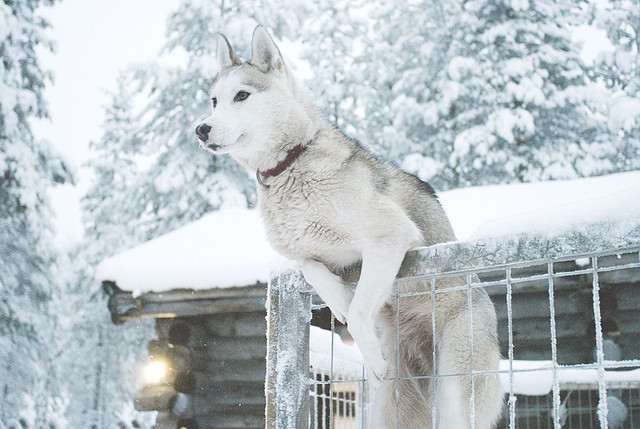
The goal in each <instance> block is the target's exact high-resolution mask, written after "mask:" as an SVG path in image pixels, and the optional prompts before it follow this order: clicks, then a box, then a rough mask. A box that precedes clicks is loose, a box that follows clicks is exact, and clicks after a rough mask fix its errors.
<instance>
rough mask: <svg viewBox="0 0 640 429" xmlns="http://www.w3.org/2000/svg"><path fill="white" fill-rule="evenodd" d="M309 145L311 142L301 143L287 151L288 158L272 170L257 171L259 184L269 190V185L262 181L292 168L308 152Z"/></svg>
mask: <svg viewBox="0 0 640 429" xmlns="http://www.w3.org/2000/svg"><path fill="white" fill-rule="evenodd" d="M309 143H311V142H308V143H307V144H302V143H300V144H299V145H297V146H294V147H292V148H291V149H289V150H288V151H287V156H285V157H284V159H283V160H282V161H280V162H279V163H278V164H277V165H276V166H275V167H273V168H270V169H268V170H266V171H260V170H256V179H257V180H258V183H259V184H260V185H262V186H263V187H265V188H268V187H269V185H266V184H265V183H264V182H263V181H262V179H266V178H269V177H276V176H277V175H279V174H280V173H282V172H283V171H284V170H286V169H287V168H289V167H291V164H293V163H294V162H295V161H296V160H297V159H298V158H300V155H302V154H303V153H304V151H305V150H307V148H308V147H309Z"/></svg>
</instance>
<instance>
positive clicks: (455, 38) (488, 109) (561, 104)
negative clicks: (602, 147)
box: [396, 0, 600, 187]
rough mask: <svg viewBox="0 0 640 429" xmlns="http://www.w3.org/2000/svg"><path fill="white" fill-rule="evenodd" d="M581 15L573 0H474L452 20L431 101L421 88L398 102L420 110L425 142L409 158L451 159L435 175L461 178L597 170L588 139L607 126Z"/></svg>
mask: <svg viewBox="0 0 640 429" xmlns="http://www.w3.org/2000/svg"><path fill="white" fill-rule="evenodd" d="M580 18H581V16H580V11H579V9H578V8H577V7H575V5H574V4H573V3H572V2H571V1H563V2H556V1H548V0H541V1H537V2H530V1H528V0H474V1H467V2H464V3H463V4H462V7H461V8H460V10H459V12H457V13H456V14H455V17H454V18H453V19H447V22H450V23H451V25H450V26H449V31H448V33H449V37H450V38H451V40H450V43H449V45H448V50H447V58H446V61H445V62H444V63H443V64H442V67H441V69H440V70H438V71H437V73H436V74H435V75H434V76H431V77H430V78H431V79H432V82H431V83H430V84H429V85H428V92H427V94H426V96H425V97H424V100H425V101H423V100H420V99H418V98H415V97H412V98H409V100H408V101H405V102H402V103H399V105H398V109H396V110H400V111H402V110H403V108H404V109H406V110H410V111H411V112H412V118H414V120H415V125H414V126H410V127H407V128H406V132H407V133H408V134H409V136H410V138H411V139H412V140H413V141H419V139H422V141H423V142H424V146H423V148H422V150H421V151H420V150H417V151H416V154H414V155H412V156H410V157H408V158H407V159H405V166H407V167H408V168H412V169H414V170H415V171H417V172H418V173H420V172H421V168H423V165H425V164H426V165H427V166H430V165H433V164H434V162H435V163H436V164H437V163H439V162H440V163H443V165H441V168H440V170H439V172H438V173H437V175H436V176H435V178H434V179H435V181H436V182H439V183H442V185H441V186H454V187H455V186H464V185H469V184H484V183H505V182H512V181H535V180H540V179H560V178H570V177H576V176H582V175H585V171H583V169H584V170H589V173H592V171H593V165H592V163H593V162H595V161H594V160H591V159H587V156H588V154H589V153H590V152H589V151H588V150H586V149H585V147H586V146H588V145H589V144H591V143H592V142H593V140H594V136H596V135H597V134H598V132H599V126H600V125H599V123H598V121H597V120H596V119H595V118H594V116H593V115H592V114H591V112H590V110H589V108H588V103H587V98H588V97H587V95H588V94H589V91H590V88H591V82H590V80H589V79H588V76H587V74H586V71H585V69H584V67H583V64H582V62H581V59H580V56H579V51H578V49H577V47H576V46H575V44H574V43H572V41H571V26H572V25H575V24H576V22H578V21H579V19H580ZM405 115H408V114H407V113H405ZM404 122H405V121H401V123H404ZM422 158H424V161H423V159H422ZM429 171H430V172H433V169H429Z"/></svg>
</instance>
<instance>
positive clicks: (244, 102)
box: [196, 26, 295, 159]
mask: <svg viewBox="0 0 640 429" xmlns="http://www.w3.org/2000/svg"><path fill="white" fill-rule="evenodd" d="M251 48H252V55H251V61H249V62H243V61H242V60H241V59H240V58H239V57H238V56H237V55H236V54H235V52H234V51H233V49H232V48H231V45H230V44H229V41H228V40H227V39H226V37H224V36H223V35H220V36H219V38H218V77H217V78H216V80H215V82H214V84H213V87H212V88H211V92H210V100H211V107H212V113H211V115H210V116H208V117H207V118H205V119H204V121H203V122H202V123H201V124H200V125H198V126H197V127H196V134H197V136H198V138H199V139H200V141H201V142H202V145H203V146H204V147H205V148H206V149H208V150H210V151H212V152H214V153H232V154H234V157H235V156H237V157H238V158H240V159H246V158H247V157H253V156H255V155H256V154H258V153H259V152H260V151H264V150H265V149H264V146H265V142H267V141H269V139H272V140H273V139H277V138H279V136H276V135H275V134H276V133H277V132H278V130H282V129H283V126H284V124H285V123H286V120H287V116H288V112H289V111H290V109H291V105H292V101H294V100H293V99H294V98H295V97H294V94H293V89H292V85H291V84H290V77H289V72H288V70H287V67H286V66H285V63H284V60H283V59H282V55H281V54H280V51H279V50H278V47H277V46H276V45H275V43H274V42H273V39H272V38H271V36H270V35H269V33H268V32H267V31H266V30H265V29H264V28H263V27H261V26H258V27H256V29H255V30H254V32H253V39H252V43H251Z"/></svg>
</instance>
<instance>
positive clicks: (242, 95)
mask: <svg viewBox="0 0 640 429" xmlns="http://www.w3.org/2000/svg"><path fill="white" fill-rule="evenodd" d="M249 95H251V94H249V93H248V92H247V91H240V92H238V93H237V94H236V96H235V97H233V101H244V100H246V99H247V98H249Z"/></svg>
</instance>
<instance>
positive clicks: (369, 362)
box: [347, 246, 406, 387]
mask: <svg viewBox="0 0 640 429" xmlns="http://www.w3.org/2000/svg"><path fill="white" fill-rule="evenodd" d="M405 253H406V248H405V247H404V246H395V247H388V248H386V247H372V248H369V249H365V250H364V251H363V253H362V272H361V274H360V280H359V281H358V286H357V287H356V292H355V295H354V297H353V300H352V301H351V307H350V308H349V313H348V314H347V319H348V320H349V325H348V328H349V332H350V333H351V335H352V336H353V338H354V339H355V341H356V343H357V344H358V348H359V349H360V352H361V353H362V356H363V358H364V363H365V368H366V370H367V375H368V377H369V382H370V383H372V385H373V387H378V386H379V384H380V383H381V382H382V380H383V378H384V377H385V376H386V375H387V374H386V373H387V361H386V357H385V355H384V350H383V349H382V342H381V339H380V337H379V335H378V332H377V331H378V326H377V324H376V320H377V316H378V315H379V313H380V310H381V309H382V307H383V306H384V304H385V303H386V302H387V301H388V300H389V299H390V297H391V296H392V293H393V282H394V280H395V277H396V275H397V274H398V270H399V269H400V265H401V264H402V260H403V259H404V255H405Z"/></svg>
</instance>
